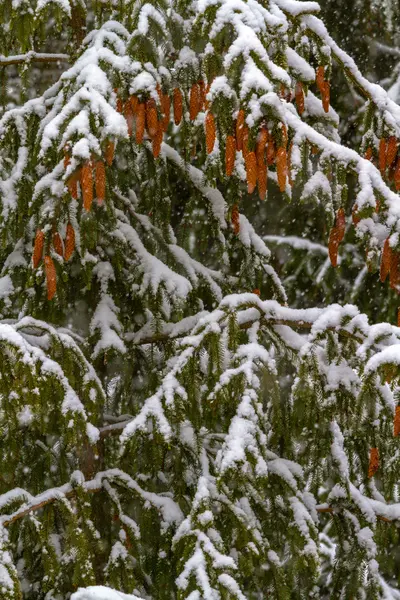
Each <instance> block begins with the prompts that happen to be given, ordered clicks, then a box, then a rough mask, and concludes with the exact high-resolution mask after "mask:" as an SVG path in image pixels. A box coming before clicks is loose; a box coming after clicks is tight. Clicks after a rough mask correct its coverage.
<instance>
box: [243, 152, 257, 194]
mask: <svg viewBox="0 0 400 600" xmlns="http://www.w3.org/2000/svg"><path fill="white" fill-rule="evenodd" d="M245 165H246V175H247V192H248V193H249V194H252V193H253V192H254V190H255V188H256V185H257V159H256V155H255V152H248V153H247V156H246V160H245Z"/></svg>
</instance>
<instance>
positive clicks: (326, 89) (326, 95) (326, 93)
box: [321, 81, 331, 113]
mask: <svg viewBox="0 0 400 600" xmlns="http://www.w3.org/2000/svg"><path fill="white" fill-rule="evenodd" d="M321 97H322V106H323V109H324V111H325V112H326V113H327V112H329V104H330V97H331V84H330V83H329V81H324V85H323V86H322V91H321Z"/></svg>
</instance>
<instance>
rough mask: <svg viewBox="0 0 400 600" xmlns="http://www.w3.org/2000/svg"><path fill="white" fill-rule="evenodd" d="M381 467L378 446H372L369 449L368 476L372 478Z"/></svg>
mask: <svg viewBox="0 0 400 600" xmlns="http://www.w3.org/2000/svg"><path fill="white" fill-rule="evenodd" d="M378 469H379V452H378V448H371V449H370V451H369V465H368V477H369V478H370V479H371V477H373V476H374V475H375V473H376V472H377V471H378Z"/></svg>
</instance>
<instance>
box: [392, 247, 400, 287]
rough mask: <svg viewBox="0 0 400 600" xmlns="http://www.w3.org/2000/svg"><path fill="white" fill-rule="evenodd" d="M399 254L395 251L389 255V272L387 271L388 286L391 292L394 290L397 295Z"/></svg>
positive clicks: (399, 272) (399, 277) (399, 278)
mask: <svg viewBox="0 0 400 600" xmlns="http://www.w3.org/2000/svg"><path fill="white" fill-rule="evenodd" d="M399 267H400V265H399V254H398V252H396V251H395V250H392V251H391V253H390V271H389V285H390V287H391V288H392V290H396V292H397V293H399V291H400V290H399V286H400V270H399Z"/></svg>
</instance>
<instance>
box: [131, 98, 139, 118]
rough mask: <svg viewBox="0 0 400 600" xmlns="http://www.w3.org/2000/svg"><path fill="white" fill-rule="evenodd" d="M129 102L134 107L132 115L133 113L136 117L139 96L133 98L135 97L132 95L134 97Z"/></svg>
mask: <svg viewBox="0 0 400 600" xmlns="http://www.w3.org/2000/svg"><path fill="white" fill-rule="evenodd" d="M129 101H130V103H131V107H132V113H133V115H134V116H136V113H137V108H138V106H139V98H138V97H137V96H133V95H132V96H131V97H130V98H129Z"/></svg>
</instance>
